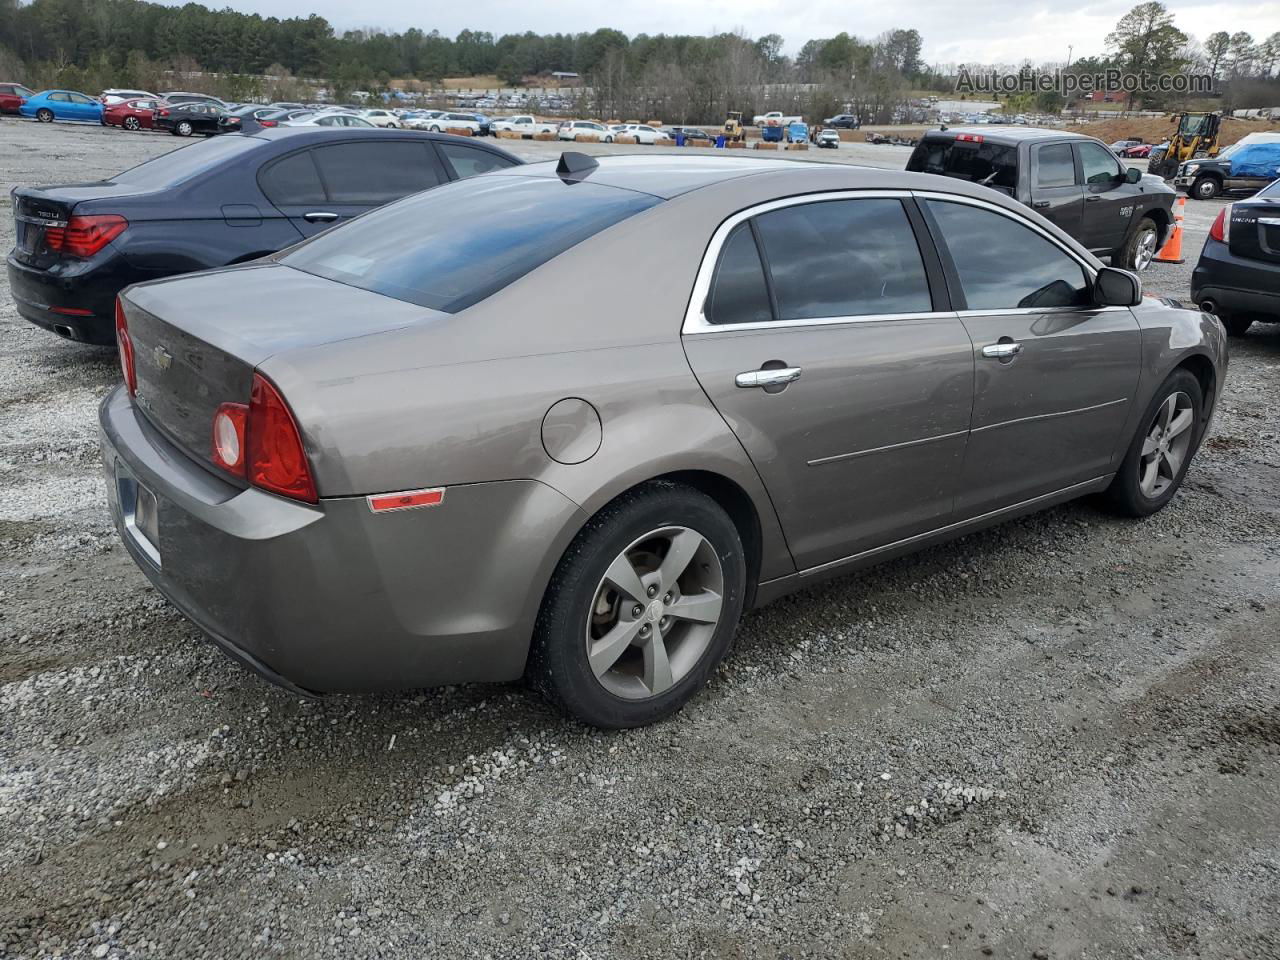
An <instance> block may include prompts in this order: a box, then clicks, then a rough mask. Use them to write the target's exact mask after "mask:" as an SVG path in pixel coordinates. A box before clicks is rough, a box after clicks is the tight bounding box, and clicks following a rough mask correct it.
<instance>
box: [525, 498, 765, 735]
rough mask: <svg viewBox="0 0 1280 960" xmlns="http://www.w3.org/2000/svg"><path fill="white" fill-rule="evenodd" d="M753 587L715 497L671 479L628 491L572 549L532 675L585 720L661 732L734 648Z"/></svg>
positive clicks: (541, 628)
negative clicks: (651, 726)
mask: <svg viewBox="0 0 1280 960" xmlns="http://www.w3.org/2000/svg"><path fill="white" fill-rule="evenodd" d="M668 561H669V562H668ZM745 590H746V561H745V559H744V552H743V548H742V541H741V539H740V538H739V536H738V530H737V528H736V527H735V526H734V524H733V521H732V520H730V519H729V517H728V515H727V514H726V513H725V512H724V510H722V509H721V508H720V507H719V505H717V504H716V502H715V501H714V500H712V499H711V498H710V497H708V496H706V495H705V494H703V493H701V492H699V491H697V490H694V489H691V488H689V487H685V486H682V485H679V484H675V483H670V482H665V481H658V482H654V483H650V484H646V485H645V486H643V487H639V488H637V489H635V490H631V491H628V492H627V493H624V494H622V495H621V496H619V497H618V498H617V499H615V500H614V501H613V502H611V503H609V504H608V505H607V506H605V507H604V508H603V509H602V510H601V511H600V512H599V513H597V514H596V515H595V516H594V517H592V518H591V520H589V521H588V522H587V524H586V525H585V526H584V527H583V528H582V530H581V531H579V533H578V535H577V537H576V538H575V539H574V541H573V543H572V544H570V546H569V548H568V549H567V550H566V551H565V553H564V557H563V558H562V559H561V561H560V565H559V566H558V567H557V568H556V572H555V574H554V575H553V576H552V578H551V582H550V584H549V585H548V587H547V592H546V594H545V595H544V597H543V600H542V608H541V610H540V611H539V613H538V620H537V625H536V627H535V629H534V638H533V647H532V650H531V654H530V662H529V668H528V671H527V673H526V676H527V677H528V679H529V681H530V682H531V683H532V684H533V685H534V686H535V687H536V688H538V689H539V690H540V691H541V692H542V693H543V695H544V696H546V697H547V698H548V699H550V700H551V701H552V702H553V703H556V704H557V705H559V706H560V707H562V708H563V709H564V710H566V711H567V712H568V713H570V714H572V715H573V716H575V717H577V718H578V719H579V720H581V721H583V722H584V723H588V724H591V725H593V726H597V727H604V728H610V729H619V728H625V727H638V726H642V725H644V724H647V723H653V722H654V721H657V720H660V719H662V718H664V717H667V716H670V715H671V714H672V713H675V712H676V711H677V710H679V709H680V708H681V707H682V706H683V705H684V704H685V702H686V701H687V700H689V698H690V697H692V696H693V695H694V694H695V693H697V692H698V691H699V690H700V689H701V688H702V687H703V686H704V685H705V684H706V682H707V678H708V677H709V676H710V675H711V672H712V671H713V670H714V669H715V667H716V665H717V664H718V663H719V662H720V660H721V659H722V658H723V657H724V655H725V653H726V652H727V651H728V649H729V646H730V644H731V642H732V640H733V634H734V631H735V630H736V629H737V625H738V619H739V617H740V616H741V614H742V604H743V597H744V595H745ZM637 594H638V596H636V595H637ZM677 611H681V612H677ZM695 614H696V616H695ZM611 637H612V638H614V639H613V640H612V641H610V639H609V638H611ZM593 664H594V665H593Z"/></svg>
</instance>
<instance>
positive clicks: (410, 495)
mask: <svg viewBox="0 0 1280 960" xmlns="http://www.w3.org/2000/svg"><path fill="white" fill-rule="evenodd" d="M444 491H445V488H444V487H432V488H431V489H429V490H403V491H401V492H400V493H379V494H376V495H374V496H372V497H366V498H365V499H366V500H368V501H369V509H370V510H372V511H373V512H374V513H386V512H388V511H391V510H413V509H415V508H416V507H434V506H436V505H437V504H438V503H440V502H441V501H442V500H443V499H444Z"/></svg>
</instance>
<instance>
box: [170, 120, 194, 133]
mask: <svg viewBox="0 0 1280 960" xmlns="http://www.w3.org/2000/svg"><path fill="white" fill-rule="evenodd" d="M173 132H174V133H175V134H177V135H178V136H179V137H189V136H191V134H193V133H195V132H196V128H195V127H193V126H192V125H191V121H190V120H179V121H178V124H177V126H175V127H174V128H173Z"/></svg>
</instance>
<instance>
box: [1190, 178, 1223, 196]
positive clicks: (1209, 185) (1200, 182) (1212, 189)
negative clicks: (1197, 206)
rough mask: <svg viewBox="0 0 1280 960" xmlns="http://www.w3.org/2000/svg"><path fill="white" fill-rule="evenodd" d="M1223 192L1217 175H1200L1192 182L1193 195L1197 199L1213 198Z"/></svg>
mask: <svg viewBox="0 0 1280 960" xmlns="http://www.w3.org/2000/svg"><path fill="white" fill-rule="evenodd" d="M1221 192H1222V184H1221V183H1220V182H1219V181H1218V178H1217V177H1200V178H1198V179H1197V180H1195V181H1194V182H1192V184H1191V196H1193V197H1195V199H1197V200H1212V199H1213V198H1214V197H1216V196H1217V195H1218V194H1220V193H1221Z"/></svg>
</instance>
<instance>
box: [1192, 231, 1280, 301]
mask: <svg viewBox="0 0 1280 960" xmlns="http://www.w3.org/2000/svg"><path fill="white" fill-rule="evenodd" d="M1191 299H1192V300H1193V301H1194V302H1195V303H1197V304H1200V303H1203V302H1204V301H1206V300H1211V301H1213V302H1214V303H1215V304H1216V305H1217V308H1218V310H1219V311H1221V312H1224V313H1228V314H1230V313H1260V314H1268V315H1271V316H1276V317H1280V263H1267V262H1265V261H1262V260H1251V259H1248V258H1246V257H1238V256H1236V255H1234V254H1233V253H1232V252H1231V250H1230V248H1229V247H1228V246H1227V245H1226V244H1225V243H1221V242H1219V241H1217V240H1214V239H1213V238H1212V237H1210V238H1209V239H1207V240H1206V241H1205V245H1204V250H1203V251H1201V253H1200V259H1199V261H1197V263H1196V267H1195V270H1193V271H1192V273H1191Z"/></svg>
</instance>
